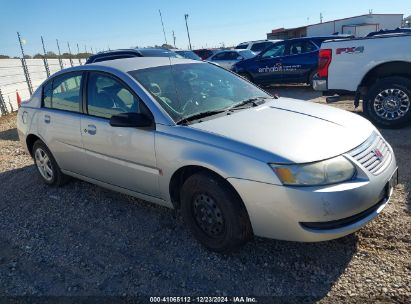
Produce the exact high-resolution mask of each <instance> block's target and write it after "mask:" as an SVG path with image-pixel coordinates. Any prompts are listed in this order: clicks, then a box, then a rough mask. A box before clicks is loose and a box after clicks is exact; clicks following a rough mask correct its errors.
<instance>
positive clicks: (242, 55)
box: [207, 50, 256, 70]
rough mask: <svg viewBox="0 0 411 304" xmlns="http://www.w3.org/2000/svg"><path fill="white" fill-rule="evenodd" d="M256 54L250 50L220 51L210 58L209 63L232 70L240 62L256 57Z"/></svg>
mask: <svg viewBox="0 0 411 304" xmlns="http://www.w3.org/2000/svg"><path fill="white" fill-rule="evenodd" d="M255 55H256V54H255V53H254V52H252V51H250V50H226V51H220V52H218V53H216V54H214V55H212V56H210V57H209V58H207V61H208V62H211V63H216V64H218V65H219V66H222V67H223V68H226V69H228V70H230V69H231V68H232V67H233V65H234V64H236V63H237V62H239V61H242V60H245V59H250V58H253V57H255Z"/></svg>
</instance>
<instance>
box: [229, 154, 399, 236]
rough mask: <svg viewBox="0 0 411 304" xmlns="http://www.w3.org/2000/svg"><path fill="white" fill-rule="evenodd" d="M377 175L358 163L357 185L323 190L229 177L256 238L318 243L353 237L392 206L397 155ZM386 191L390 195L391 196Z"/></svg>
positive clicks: (344, 184) (324, 187)
mask: <svg viewBox="0 0 411 304" xmlns="http://www.w3.org/2000/svg"><path fill="white" fill-rule="evenodd" d="M392 155H393V157H392V159H391V161H390V164H389V165H388V166H387V167H386V168H385V170H384V172H382V173H380V174H379V175H377V176H376V175H373V174H371V173H369V172H367V170H365V169H364V168H361V166H360V165H359V164H356V165H357V166H358V167H357V171H358V175H357V178H356V179H355V180H352V181H349V182H346V183H342V184H337V185H329V186H323V187H286V186H278V185H272V184H265V183H260V182H255V181H250V180H243V179H235V178H229V179H228V181H229V182H230V183H231V184H232V185H233V186H234V188H235V189H236V190H237V191H238V193H239V195H240V196H241V198H242V199H243V202H244V204H245V206H246V209H247V211H248V214H249V217H250V221H251V225H252V227H253V231H254V234H255V235H257V236H261V237H267V238H274V239H280V240H288V241H300V242H318V241H325V240H330V239H335V238H339V237H342V236H345V235H347V234H350V233H353V232H355V231H357V230H358V229H360V228H361V227H363V226H364V225H365V224H367V223H368V222H370V221H371V220H372V219H374V218H375V217H376V216H377V215H378V214H379V213H380V212H381V211H382V210H383V209H384V208H385V206H386V205H387V204H388V202H389V199H390V196H391V194H392V191H389V190H390V189H391V188H390V186H389V182H390V180H391V179H392V176H393V174H394V173H395V172H397V171H396V169H397V165H396V161H395V157H394V154H392ZM387 187H388V191H387Z"/></svg>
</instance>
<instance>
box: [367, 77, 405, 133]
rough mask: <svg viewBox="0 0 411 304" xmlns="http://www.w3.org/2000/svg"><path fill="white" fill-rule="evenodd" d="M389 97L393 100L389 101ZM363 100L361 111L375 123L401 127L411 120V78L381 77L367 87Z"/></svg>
mask: <svg viewBox="0 0 411 304" xmlns="http://www.w3.org/2000/svg"><path fill="white" fill-rule="evenodd" d="M390 97H392V98H393V99H394V100H391V101H390V99H389V98H390ZM364 101H365V105H363V112H364V114H367V115H368V117H369V118H370V120H371V121H372V122H373V123H374V124H375V125H377V126H379V127H382V128H400V127H403V126H405V125H406V124H407V123H409V122H410V121H411V80H410V79H407V78H404V77H386V78H382V79H380V80H378V81H377V82H376V83H375V84H374V85H373V86H372V87H371V88H370V89H369V91H368V94H367V96H366V97H365V100H364ZM389 102H391V104H389Z"/></svg>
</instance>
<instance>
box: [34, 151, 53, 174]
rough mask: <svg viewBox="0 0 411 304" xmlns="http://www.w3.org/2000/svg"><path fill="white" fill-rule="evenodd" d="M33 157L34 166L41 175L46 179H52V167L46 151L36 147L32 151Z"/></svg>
mask: <svg viewBox="0 0 411 304" xmlns="http://www.w3.org/2000/svg"><path fill="white" fill-rule="evenodd" d="M34 159H35V160H36V166H37V169H38V170H39V172H40V174H41V176H43V178H44V179H45V180H47V181H51V180H52V179H53V176H54V173H53V167H52V165H51V161H50V158H49V157H48V155H47V153H46V152H45V151H44V150H43V149H41V148H38V149H37V150H36V152H35V153H34Z"/></svg>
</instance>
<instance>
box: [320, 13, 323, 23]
mask: <svg viewBox="0 0 411 304" xmlns="http://www.w3.org/2000/svg"><path fill="white" fill-rule="evenodd" d="M320 23H323V13H320Z"/></svg>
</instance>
